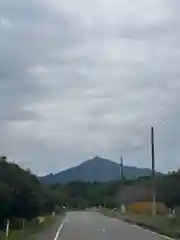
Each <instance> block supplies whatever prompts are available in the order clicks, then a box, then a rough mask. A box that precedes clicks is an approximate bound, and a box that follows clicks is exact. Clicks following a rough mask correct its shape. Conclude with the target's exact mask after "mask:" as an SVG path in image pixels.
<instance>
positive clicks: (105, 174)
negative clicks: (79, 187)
mask: <svg viewBox="0 0 180 240" xmlns="http://www.w3.org/2000/svg"><path fill="white" fill-rule="evenodd" d="M151 173H152V172H151V170H150V169H148V168H138V167H131V166H124V176H125V178H126V179H136V178H138V177H144V176H150V175H151ZM120 179H121V171H120V164H118V163H116V162H113V161H110V160H108V159H104V158H100V157H95V158H93V159H90V160H87V161H85V162H83V163H81V164H80V165H78V166H76V167H72V168H69V169H67V170H64V171H61V172H59V173H56V174H52V173H51V174H49V175H46V176H44V177H41V178H40V180H41V181H42V182H44V183H47V184H53V183H68V182H72V181H83V182H94V181H97V182H109V181H117V180H120Z"/></svg>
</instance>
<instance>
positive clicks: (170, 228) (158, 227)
mask: <svg viewBox="0 0 180 240" xmlns="http://www.w3.org/2000/svg"><path fill="white" fill-rule="evenodd" d="M101 212H102V213H103V214H105V215H107V216H110V217H115V218H119V219H121V220H123V221H126V222H129V223H132V224H135V225H138V226H141V227H143V228H146V229H150V230H152V231H154V232H157V233H160V234H163V235H166V236H169V237H172V238H175V239H180V217H173V218H169V217H167V216H160V215H157V216H155V217H152V216H150V215H142V214H138V215H137V214H127V215H122V214H121V213H120V212H118V211H113V210H108V209H103V210H101Z"/></svg>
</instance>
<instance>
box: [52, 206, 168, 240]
mask: <svg viewBox="0 0 180 240" xmlns="http://www.w3.org/2000/svg"><path fill="white" fill-rule="evenodd" d="M59 233H60V235H59V237H58V236H57V238H56V239H55V240H164V239H168V238H165V237H163V236H162V237H161V236H159V235H156V234H154V233H151V232H149V231H147V230H144V229H141V228H138V227H135V226H132V225H130V224H128V223H125V222H122V221H119V220H118V219H114V218H108V217H105V216H103V215H101V214H100V213H96V212H90V211H82V212H69V213H67V215H66V218H65V220H64V223H63V226H61V228H60V229H59Z"/></svg>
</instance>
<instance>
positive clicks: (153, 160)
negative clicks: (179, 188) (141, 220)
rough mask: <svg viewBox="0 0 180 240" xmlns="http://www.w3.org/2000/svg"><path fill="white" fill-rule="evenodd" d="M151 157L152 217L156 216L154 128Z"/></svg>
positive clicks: (152, 129)
mask: <svg viewBox="0 0 180 240" xmlns="http://www.w3.org/2000/svg"><path fill="white" fill-rule="evenodd" d="M151 156H152V215H153V216H155V215H156V182H155V152H154V127H151Z"/></svg>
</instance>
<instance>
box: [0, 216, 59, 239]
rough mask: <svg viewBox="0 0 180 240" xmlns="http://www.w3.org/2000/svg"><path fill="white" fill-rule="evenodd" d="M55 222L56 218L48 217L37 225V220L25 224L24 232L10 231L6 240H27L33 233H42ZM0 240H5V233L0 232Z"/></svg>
mask: <svg viewBox="0 0 180 240" xmlns="http://www.w3.org/2000/svg"><path fill="white" fill-rule="evenodd" d="M55 220H56V217H52V216H51V215H48V216H46V217H45V220H44V221H43V222H42V223H38V221H37V219H35V220H32V221H31V222H27V223H26V224H25V228H24V230H23V229H22V230H13V231H10V234H9V238H8V240H24V239H26V240H28V239H31V236H32V235H33V234H35V233H38V232H42V231H44V230H45V229H46V228H47V227H50V226H51V225H52V224H53V223H54V222H55ZM0 239H1V240H6V238H5V233H4V232H3V231H0Z"/></svg>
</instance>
